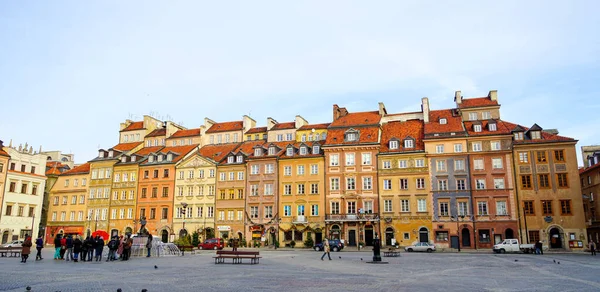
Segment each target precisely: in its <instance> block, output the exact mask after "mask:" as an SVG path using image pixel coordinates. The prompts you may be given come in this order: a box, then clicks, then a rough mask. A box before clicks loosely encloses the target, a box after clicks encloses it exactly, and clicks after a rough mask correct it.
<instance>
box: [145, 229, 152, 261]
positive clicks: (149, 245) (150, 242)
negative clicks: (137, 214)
mask: <svg viewBox="0 0 600 292" xmlns="http://www.w3.org/2000/svg"><path fill="white" fill-rule="evenodd" d="M146 249H147V250H148V255H147V256H146V257H147V258H149V257H150V251H151V250H152V234H150V232H148V241H146Z"/></svg>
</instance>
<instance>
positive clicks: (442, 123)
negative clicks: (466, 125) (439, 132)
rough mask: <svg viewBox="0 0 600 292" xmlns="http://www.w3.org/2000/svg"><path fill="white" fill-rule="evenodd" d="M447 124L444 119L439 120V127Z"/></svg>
mask: <svg viewBox="0 0 600 292" xmlns="http://www.w3.org/2000/svg"><path fill="white" fill-rule="evenodd" d="M447 123H448V120H446V119H445V118H442V119H440V124H441V125H445V124H447Z"/></svg>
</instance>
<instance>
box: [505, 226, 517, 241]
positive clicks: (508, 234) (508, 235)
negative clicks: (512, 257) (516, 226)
mask: <svg viewBox="0 0 600 292" xmlns="http://www.w3.org/2000/svg"><path fill="white" fill-rule="evenodd" d="M504 234H505V237H504V238H506V239H512V238H515V233H514V231H513V230H512V229H510V228H507V229H506V231H504Z"/></svg>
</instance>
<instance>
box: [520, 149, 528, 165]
mask: <svg viewBox="0 0 600 292" xmlns="http://www.w3.org/2000/svg"><path fill="white" fill-rule="evenodd" d="M519 162H520V163H529V155H528V153H527V152H519Z"/></svg>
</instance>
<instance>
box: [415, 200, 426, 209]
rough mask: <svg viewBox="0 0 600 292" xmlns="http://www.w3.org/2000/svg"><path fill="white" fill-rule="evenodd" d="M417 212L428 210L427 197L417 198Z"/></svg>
mask: <svg viewBox="0 0 600 292" xmlns="http://www.w3.org/2000/svg"><path fill="white" fill-rule="evenodd" d="M417 212H427V200H426V199H417Z"/></svg>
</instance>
